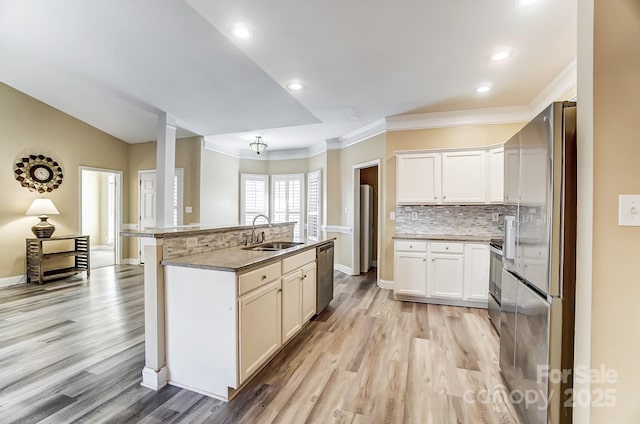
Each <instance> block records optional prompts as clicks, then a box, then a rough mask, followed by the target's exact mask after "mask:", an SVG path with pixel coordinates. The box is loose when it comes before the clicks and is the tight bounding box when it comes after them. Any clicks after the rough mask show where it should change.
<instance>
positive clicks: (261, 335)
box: [165, 249, 316, 401]
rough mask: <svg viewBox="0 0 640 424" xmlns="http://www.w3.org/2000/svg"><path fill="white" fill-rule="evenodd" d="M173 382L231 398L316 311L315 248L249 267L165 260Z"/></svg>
mask: <svg viewBox="0 0 640 424" xmlns="http://www.w3.org/2000/svg"><path fill="white" fill-rule="evenodd" d="M165 293H166V299H165V304H166V352H167V368H168V370H169V384H172V385H174V386H178V387H182V388H185V389H189V390H191V391H194V392H197V393H201V394H204V395H206V396H210V397H213V398H216V399H220V400H224V401H228V400H230V399H231V398H232V397H233V395H234V394H235V393H237V390H238V389H240V388H241V387H242V386H243V385H244V384H245V383H246V382H248V381H249V379H250V378H251V377H252V376H253V375H255V374H256V373H257V372H258V371H259V370H260V369H261V368H262V367H264V366H265V365H266V364H267V362H268V361H269V360H270V359H271V358H272V357H273V356H274V355H275V354H276V353H277V352H278V351H279V350H281V349H282V347H283V346H284V345H285V344H286V343H287V342H288V341H289V340H291V339H292V338H293V337H294V336H295V335H296V334H297V333H298V332H299V331H300V330H301V329H302V328H303V327H304V325H305V324H306V323H308V322H309V319H310V318H311V317H313V316H314V315H315V313H316V252H315V249H310V250H306V251H304V252H302V253H296V254H294V255H291V256H288V257H285V258H284V259H282V260H277V261H271V262H268V263H267V264H266V265H261V266H259V267H257V268H253V269H251V270H249V271H247V272H244V273H236V272H232V271H218V270H212V269H202V268H192V267H187V266H173V265H170V264H169V265H165Z"/></svg>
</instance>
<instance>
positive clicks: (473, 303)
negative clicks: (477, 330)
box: [393, 294, 487, 309]
mask: <svg viewBox="0 0 640 424" xmlns="http://www.w3.org/2000/svg"><path fill="white" fill-rule="evenodd" d="M393 297H394V299H395V300H402V301H408V302H417V303H431V304H434V305H447V306H463V307H466V308H479V309H487V302H486V301H482V300H460V299H439V298H434V297H419V296H407V295H401V294H395V295H394V296H393Z"/></svg>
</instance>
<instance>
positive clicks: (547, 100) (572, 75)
mask: <svg viewBox="0 0 640 424" xmlns="http://www.w3.org/2000/svg"><path fill="white" fill-rule="evenodd" d="M577 81H578V59H577V58H574V59H573V60H572V61H571V63H569V65H567V67H566V68H564V69H563V70H562V72H560V73H559V74H558V75H557V76H556V77H555V78H554V79H553V80H551V82H550V83H549V84H548V85H547V86H546V87H545V88H543V89H542V91H540V93H538V95H537V96H536V97H535V98H534V99H533V100H532V101H531V103H530V104H529V109H531V116H530V117H529V119H531V118H534V117H535V116H537V115H538V113H540V112H542V111H543V110H544V109H545V108H546V107H547V106H549V105H550V104H551V103H553V102H555V101H557V100H558V99H559V98H560V96H561V95H563V94H564V93H566V92H567V91H569V90H570V89H571V88H573V87H575V86H576V83H577ZM565 100H569V99H565Z"/></svg>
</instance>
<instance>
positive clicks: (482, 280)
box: [464, 243, 491, 301]
mask: <svg viewBox="0 0 640 424" xmlns="http://www.w3.org/2000/svg"><path fill="white" fill-rule="evenodd" d="M490 257H491V254H490V251H489V246H487V245H486V244H479V243H478V244H470V243H468V244H466V245H465V246H464V279H465V284H464V298H465V299H468V300H479V301H486V300H487V293H488V291H489V266H490Z"/></svg>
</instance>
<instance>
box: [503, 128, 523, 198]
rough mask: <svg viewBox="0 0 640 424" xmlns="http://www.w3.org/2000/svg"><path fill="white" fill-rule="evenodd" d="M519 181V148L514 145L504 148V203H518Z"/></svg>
mask: <svg viewBox="0 0 640 424" xmlns="http://www.w3.org/2000/svg"><path fill="white" fill-rule="evenodd" d="M512 140H513V139H512ZM519 181H520V150H519V147H518V146H517V145H515V148H506V149H504V203H505V205H516V204H518V184H519Z"/></svg>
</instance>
